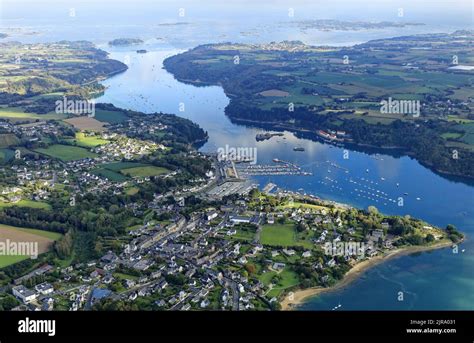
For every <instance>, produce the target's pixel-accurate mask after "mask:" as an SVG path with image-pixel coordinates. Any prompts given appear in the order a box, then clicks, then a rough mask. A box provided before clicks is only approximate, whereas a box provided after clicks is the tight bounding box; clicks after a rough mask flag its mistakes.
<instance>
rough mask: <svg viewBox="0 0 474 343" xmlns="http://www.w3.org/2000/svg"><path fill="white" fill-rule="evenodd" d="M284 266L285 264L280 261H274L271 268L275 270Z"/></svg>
mask: <svg viewBox="0 0 474 343" xmlns="http://www.w3.org/2000/svg"><path fill="white" fill-rule="evenodd" d="M285 267H286V264H284V263H281V262H275V263H273V266H272V268H273V269H275V270H283V269H284V268H285Z"/></svg>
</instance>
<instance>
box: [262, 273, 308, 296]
mask: <svg viewBox="0 0 474 343" xmlns="http://www.w3.org/2000/svg"><path fill="white" fill-rule="evenodd" d="M271 273H273V274H271ZM266 274H270V275H266ZM264 275H265V278H264V280H261V281H262V282H263V283H265V282H264V281H267V280H268V279H270V280H271V279H272V278H273V277H274V276H275V275H278V279H279V280H278V282H277V283H276V284H274V285H273V288H272V289H271V290H270V291H269V292H268V293H267V296H268V297H269V298H273V297H277V298H278V297H279V296H280V295H281V294H282V293H283V292H284V291H285V290H286V289H288V288H291V287H294V286H297V285H299V283H300V281H299V279H298V275H297V274H296V273H295V272H293V271H292V270H290V269H288V268H285V269H284V270H283V271H282V272H281V273H275V272H267V273H265V274H264ZM267 282H269V281H267Z"/></svg>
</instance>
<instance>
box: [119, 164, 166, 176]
mask: <svg viewBox="0 0 474 343" xmlns="http://www.w3.org/2000/svg"><path fill="white" fill-rule="evenodd" d="M120 172H121V173H122V174H124V175H126V176H130V177H151V176H159V175H163V174H166V173H168V172H169V170H168V169H166V168H162V167H155V166H143V167H136V168H126V169H121V171H120Z"/></svg>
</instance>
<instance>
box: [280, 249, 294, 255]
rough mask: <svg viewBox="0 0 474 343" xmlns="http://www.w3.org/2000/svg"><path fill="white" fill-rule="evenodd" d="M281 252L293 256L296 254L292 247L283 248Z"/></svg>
mask: <svg viewBox="0 0 474 343" xmlns="http://www.w3.org/2000/svg"><path fill="white" fill-rule="evenodd" d="M283 253H284V254H285V255H287V256H293V255H294V254H296V251H294V250H293V249H283Z"/></svg>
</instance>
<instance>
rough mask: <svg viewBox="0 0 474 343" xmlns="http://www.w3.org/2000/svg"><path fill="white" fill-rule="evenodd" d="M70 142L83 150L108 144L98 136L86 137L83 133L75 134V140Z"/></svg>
mask: <svg viewBox="0 0 474 343" xmlns="http://www.w3.org/2000/svg"><path fill="white" fill-rule="evenodd" d="M71 142H74V143H75V144H76V145H78V146H80V147H84V148H94V147H96V146H99V145H104V144H107V143H109V141H108V140H106V139H102V138H100V137H99V136H86V134H85V133H84V132H77V133H76V139H74V140H71Z"/></svg>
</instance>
